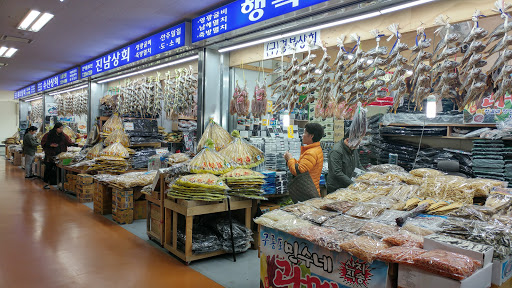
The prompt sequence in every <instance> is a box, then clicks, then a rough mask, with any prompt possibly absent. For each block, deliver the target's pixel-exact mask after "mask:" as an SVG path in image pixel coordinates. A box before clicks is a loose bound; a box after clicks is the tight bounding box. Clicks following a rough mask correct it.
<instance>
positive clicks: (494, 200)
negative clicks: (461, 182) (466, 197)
mask: <svg viewBox="0 0 512 288" xmlns="http://www.w3.org/2000/svg"><path fill="white" fill-rule="evenodd" d="M511 205H512V195H508V194H503V193H493V194H491V195H489V197H487V200H486V201H485V206H486V207H489V208H493V209H495V210H496V211H500V210H503V209H507V208H509V207H510V206H511Z"/></svg>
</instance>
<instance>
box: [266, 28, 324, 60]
mask: <svg viewBox="0 0 512 288" xmlns="http://www.w3.org/2000/svg"><path fill="white" fill-rule="evenodd" d="M308 37H311V38H313V40H314V42H313V43H318V42H319V41H320V30H317V31H312V32H308V33H304V34H297V35H294V36H291V37H286V38H281V39H278V40H274V41H269V42H266V43H265V45H264V46H263V59H265V60H266V59H272V58H276V57H281V55H283V56H284V55H291V54H293V51H292V50H291V49H289V47H290V46H292V47H295V52H297V53H298V52H306V51H308V43H307V41H306V40H307V39H308ZM281 47H284V52H283V53H282V54H281ZM318 48H320V47H319V46H315V47H314V49H318Z"/></svg>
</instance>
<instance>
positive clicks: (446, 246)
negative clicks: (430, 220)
mask: <svg viewBox="0 0 512 288" xmlns="http://www.w3.org/2000/svg"><path fill="white" fill-rule="evenodd" d="M423 241H424V242H423V249H425V250H435V249H441V250H446V251H449V252H453V253H458V254H462V255H466V256H468V257H471V258H473V259H475V260H478V261H480V262H482V264H483V266H487V265H488V264H490V263H491V262H492V256H493V253H494V248H493V247H492V246H489V245H483V244H476V243H473V242H470V241H465V240H459V239H455V238H453V237H449V236H443V235H436V234H432V235H428V236H425V237H424V238H423ZM454 242H460V243H461V244H462V247H475V246H477V247H478V248H477V249H476V250H479V251H475V250H470V249H467V248H461V246H460V245H453V244H450V243H454Z"/></svg>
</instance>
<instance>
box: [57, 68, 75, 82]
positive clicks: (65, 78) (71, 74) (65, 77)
mask: <svg viewBox="0 0 512 288" xmlns="http://www.w3.org/2000/svg"><path fill="white" fill-rule="evenodd" d="M76 80H78V68H73V69H71V70H68V71H66V72H64V73H61V74H59V82H60V83H59V85H64V84H68V83H71V82H74V81H76Z"/></svg>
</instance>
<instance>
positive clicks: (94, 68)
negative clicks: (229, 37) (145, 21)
mask: <svg viewBox="0 0 512 288" xmlns="http://www.w3.org/2000/svg"><path fill="white" fill-rule="evenodd" d="M187 24H188V23H186V22H184V23H181V24H179V25H177V26H174V27H172V28H169V29H166V30H164V31H161V32H158V33H156V34H154V35H152V36H149V37H147V38H145V39H143V40H140V41H138V42H135V43H133V44H130V45H128V46H126V47H124V48H121V49H119V50H116V51H114V52H112V53H109V54H106V55H104V56H102V57H99V58H97V59H94V60H92V61H90V62H88V63H87V64H85V65H82V67H81V70H80V73H81V76H82V78H86V77H89V76H92V75H96V74H98V73H102V72H105V71H108V70H111V69H114V68H117V67H121V66H123V65H126V64H130V63H132V62H136V61H139V60H142V59H144V58H148V57H151V56H154V55H157V54H160V53H163V52H166V51H170V50H174V49H176V48H180V47H183V46H185V45H186V44H187V43H186V37H185V36H186V35H187V26H188V27H190V26H189V25H187Z"/></svg>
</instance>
